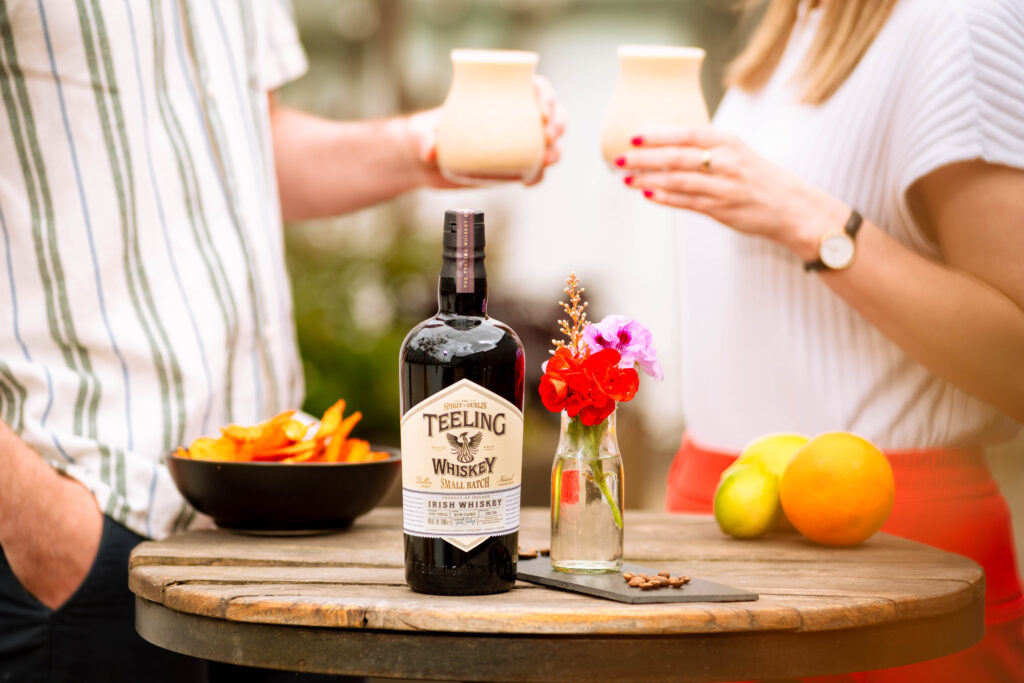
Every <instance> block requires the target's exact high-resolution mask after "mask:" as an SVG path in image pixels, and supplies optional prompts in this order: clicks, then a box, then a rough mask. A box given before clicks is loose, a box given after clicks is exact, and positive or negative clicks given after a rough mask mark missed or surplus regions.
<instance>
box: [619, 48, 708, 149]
mask: <svg viewBox="0 0 1024 683" xmlns="http://www.w3.org/2000/svg"><path fill="white" fill-rule="evenodd" d="M618 53H619V77H618V81H617V82H616V84H615V90H614V91H613V93H612V99H611V101H610V102H609V103H608V108H607V109H606V110H605V117H604V122H603V124H602V127H601V154H602V156H604V159H605V161H606V162H608V164H609V165H611V164H613V163H614V160H615V158H616V157H619V156H621V155H623V154H625V153H626V152H628V151H629V150H630V149H632V147H633V146H632V142H631V141H632V139H633V138H634V137H636V136H637V135H640V134H642V133H644V132H649V131H653V130H659V129H664V128H679V127H681V126H703V125H705V124H707V123H708V110H707V105H706V104H705V103H704V94H703V93H702V91H701V88H700V68H701V65H702V64H703V62H704V50H702V49H700V48H699V47H671V46H660V45H620V46H619V50H618Z"/></svg>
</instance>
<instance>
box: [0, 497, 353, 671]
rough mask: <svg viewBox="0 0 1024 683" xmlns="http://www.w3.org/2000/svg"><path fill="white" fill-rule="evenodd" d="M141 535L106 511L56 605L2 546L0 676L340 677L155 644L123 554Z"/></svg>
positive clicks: (0, 563)
mask: <svg viewBox="0 0 1024 683" xmlns="http://www.w3.org/2000/svg"><path fill="white" fill-rule="evenodd" d="M142 540H143V539H142V537H141V536H139V535H138V534H135V533H133V532H131V531H129V530H128V529H126V528H125V527H123V526H121V525H120V524H118V523H117V522H114V521H112V520H111V519H110V518H108V517H104V518H103V536H102V538H101V540H100V548H99V552H98V553H97V555H96V560H95V561H94V562H93V565H92V567H91V568H90V570H89V573H88V575H87V576H86V577H85V581H83V583H82V585H81V586H80V587H79V588H78V590H77V591H76V592H75V593H74V594H73V595H72V596H71V598H70V599H68V601H67V602H66V603H64V604H63V605H61V606H60V607H59V608H57V609H56V610H51V609H50V608H48V607H47V606H46V605H44V604H42V603H41V602H39V601H38V600H36V598H35V597H33V596H32V595H31V594H30V593H29V592H28V591H26V590H25V589H24V587H22V585H21V583H20V582H19V581H18V579H17V578H16V577H15V576H14V574H13V573H12V572H11V568H10V566H8V564H7V558H6V557H5V556H4V555H3V552H2V550H3V548H2V547H0V682H2V683H140V682H142V681H145V682H146V683H164V682H166V683H179V682H181V683H233V682H234V681H240V682H241V681H245V683H278V681H280V682H282V683H284V682H289V683H299V682H300V681H301V682H302V683H306V682H307V681H308V682H312V681H345V680H352V679H347V678H344V677H341V678H339V677H333V676H316V675H309V674H296V673H288V672H278V671H271V670H268V669H251V668H247V667H237V666H230V665H226V664H216V663H213V662H207V661H205V660H201V659H196V658H194V657H187V656H185V655H179V654H176V653H174V652H170V651H168V650H164V649H162V648H159V647H157V646H156V645H152V644H150V643H148V642H146V641H145V640H143V639H142V638H141V637H140V636H139V635H138V634H137V633H136V632H135V596H134V595H132V593H131V592H130V591H129V590H128V554H129V553H130V552H131V550H132V548H134V547H135V546H136V545H137V544H138V543H140V542H141V541H142Z"/></svg>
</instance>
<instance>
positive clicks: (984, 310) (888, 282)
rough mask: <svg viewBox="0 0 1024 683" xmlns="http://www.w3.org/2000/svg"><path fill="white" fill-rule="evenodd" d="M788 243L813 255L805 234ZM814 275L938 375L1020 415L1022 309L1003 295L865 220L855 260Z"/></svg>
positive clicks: (1023, 391)
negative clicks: (793, 242)
mask: <svg viewBox="0 0 1024 683" xmlns="http://www.w3.org/2000/svg"><path fill="white" fill-rule="evenodd" d="M833 223H835V222H834V221H833ZM791 248H793V250H794V251H795V252H796V253H797V254H798V255H799V256H800V257H801V258H802V259H803V260H805V261H811V260H813V259H814V258H816V257H817V240H816V239H813V238H812V237H811V234H809V235H808V237H807V238H804V239H803V240H802V243H801V244H800V245H791ZM1007 258H1009V255H1007ZM808 277H815V276H814V275H810V274H808ZM818 277H821V278H822V281H823V282H824V283H825V284H827V285H828V286H829V287H830V288H831V289H832V290H833V291H834V292H835V293H836V294H838V295H839V296H840V297H842V298H843V299H844V300H845V301H846V303H847V304H849V305H850V307H852V308H853V309H854V310H856V311H857V312H858V313H859V314H860V315H861V316H863V317H864V319H865V320H867V321H868V322H869V323H871V324H872V325H874V326H875V327H876V328H877V329H878V330H879V331H881V332H882V333H883V334H884V335H885V336H886V337H888V338H889V339H891V340H892V341H893V342H894V343H895V344H896V345H897V346H899V347H900V348H902V349H903V350H904V351H905V352H906V353H907V354H908V355H910V356H911V357H913V358H914V359H915V360H917V361H918V362H919V363H921V364H922V365H924V366H925V367H927V368H928V369H929V370H931V371H932V372H934V373H935V374H936V375H938V376H940V377H942V378H944V379H946V380H947V381H949V382H951V383H953V384H955V385H956V386H958V387H960V388H961V389H963V390H965V391H967V392H968V393H970V394H973V395H974V396H977V397H978V398H980V399H982V400H983V401H986V402H987V403H990V404H991V405H993V406H995V407H996V408H998V409H999V410H1001V411H1002V412H1004V413H1006V414H1007V415H1009V416H1010V417H1012V418H1014V419H1016V420H1018V421H1024V310H1021V308H1020V307H1019V306H1018V305H1017V304H1016V303H1015V302H1014V301H1013V299H1011V298H1010V297H1009V296H1007V295H1006V294H1004V293H1002V292H1000V291H999V290H998V289H996V288H995V287H993V286H992V285H990V284H988V283H986V282H984V281H982V280H980V279H978V278H976V277H974V276H972V275H970V274H968V273H966V272H964V271H962V270H958V269H956V268H954V267H951V266H948V265H945V264H942V263H938V262H936V261H933V260H930V259H928V258H926V257H924V256H921V255H920V254H917V253H915V252H913V251H911V250H910V249H908V248H907V247H905V246H904V245H902V244H900V243H899V242H898V241H896V240H895V239H893V238H892V237H890V236H889V235H887V234H886V233H885V232H883V231H882V230H881V229H880V228H879V227H878V226H877V225H875V224H873V223H871V222H869V221H865V223H864V225H863V227H862V228H861V230H860V232H859V233H858V235H857V255H856V258H855V259H854V262H853V264H852V265H851V266H850V267H849V268H847V269H845V270H840V271H825V272H823V273H822V274H821V275H820V276H818Z"/></svg>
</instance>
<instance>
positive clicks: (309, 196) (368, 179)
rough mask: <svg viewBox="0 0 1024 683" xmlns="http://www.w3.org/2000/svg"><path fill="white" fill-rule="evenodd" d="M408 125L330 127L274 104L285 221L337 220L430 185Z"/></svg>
mask: <svg viewBox="0 0 1024 683" xmlns="http://www.w3.org/2000/svg"><path fill="white" fill-rule="evenodd" d="M407 123H408V119H400V118H394V119H383V120H375V121H354V122H349V121H331V120H328V119H323V118H319V117H316V116H312V115H310V114H306V113H304V112H301V111H298V110H296V109H289V108H287V107H284V106H281V105H280V104H275V103H274V102H273V100H271V116H270V124H271V130H272V134H273V139H274V157H275V160H274V165H275V170H276V173H277V182H278V192H279V194H280V197H281V212H282V214H283V217H284V219H285V220H298V219H305V218H318V217H323V216H333V215H336V214H339V213H345V212H347V211H353V210H355V209H360V208H363V207H365V206H369V205H371V204H375V203H377V202H380V201H383V200H385V199H390V198H392V197H395V196H397V195H399V194H401V193H403V192H406V191H408V190H411V189H413V188H415V187H419V186H420V185H422V184H424V182H426V178H425V176H424V175H423V168H422V166H423V164H422V162H421V161H420V159H419V158H418V157H417V154H416V149H415V142H414V141H413V140H412V139H411V138H410V134H409V130H408V125H407Z"/></svg>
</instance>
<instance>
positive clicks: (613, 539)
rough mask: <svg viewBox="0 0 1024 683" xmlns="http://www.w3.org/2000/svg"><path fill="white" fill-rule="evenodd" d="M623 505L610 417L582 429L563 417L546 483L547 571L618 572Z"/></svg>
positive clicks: (620, 564)
mask: <svg viewBox="0 0 1024 683" xmlns="http://www.w3.org/2000/svg"><path fill="white" fill-rule="evenodd" d="M622 502H623V481H622V458H621V457H620V455H619V449H618V442H617V440H616V438H615V415H614V414H612V415H611V416H610V417H609V418H608V419H607V420H605V421H604V422H603V423H601V424H599V425H593V426H587V425H583V424H581V423H580V422H579V421H578V420H572V419H569V418H568V416H566V415H564V414H563V416H562V437H561V439H560V441H559V448H558V452H557V453H556V455H555V462H554V466H553V467H552V478H551V566H552V567H553V568H555V569H557V570H560V571H566V572H573V573H603V572H615V571H619V569H621V567H622V538H623V523H622V522H623V520H622V510H623V505H622Z"/></svg>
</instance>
